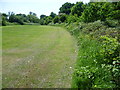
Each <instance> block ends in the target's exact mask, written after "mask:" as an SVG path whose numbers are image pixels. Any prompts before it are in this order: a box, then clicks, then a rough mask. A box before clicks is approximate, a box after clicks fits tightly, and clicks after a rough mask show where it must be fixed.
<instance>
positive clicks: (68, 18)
mask: <svg viewBox="0 0 120 90" xmlns="http://www.w3.org/2000/svg"><path fill="white" fill-rule="evenodd" d="M77 20H78V17H77V15H69V16H68V17H67V22H68V23H72V22H76V21H77Z"/></svg>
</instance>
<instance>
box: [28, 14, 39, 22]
mask: <svg viewBox="0 0 120 90" xmlns="http://www.w3.org/2000/svg"><path fill="white" fill-rule="evenodd" d="M27 17H28V20H29V21H30V22H31V23H39V18H38V17H37V16H34V15H28V16H27Z"/></svg>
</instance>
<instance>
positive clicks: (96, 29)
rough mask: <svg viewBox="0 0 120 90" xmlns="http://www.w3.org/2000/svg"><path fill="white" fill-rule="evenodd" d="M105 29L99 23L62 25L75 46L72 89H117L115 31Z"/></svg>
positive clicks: (118, 45)
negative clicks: (73, 39)
mask: <svg viewBox="0 0 120 90" xmlns="http://www.w3.org/2000/svg"><path fill="white" fill-rule="evenodd" d="M116 25H117V26H119V25H118V24H116ZM109 26H110V23H109V25H107V24H106V22H101V21H96V22H93V23H82V22H81V23H71V24H68V25H66V27H67V29H68V31H69V32H70V33H71V35H73V36H74V37H75V38H76V39H77V41H78V47H79V51H78V57H77V62H76V67H75V70H74V74H73V81H72V88H119V87H120V85H119V83H120V70H119V69H120V65H119V64H120V43H119V36H120V35H119V28H117V26H116V27H115V26H114V27H109Z"/></svg>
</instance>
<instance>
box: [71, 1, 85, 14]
mask: <svg viewBox="0 0 120 90" xmlns="http://www.w3.org/2000/svg"><path fill="white" fill-rule="evenodd" d="M82 5H83V2H77V3H76V4H75V5H74V6H73V7H72V8H71V14H72V15H75V14H76V15H77V16H81V14H82V12H83V7H82Z"/></svg>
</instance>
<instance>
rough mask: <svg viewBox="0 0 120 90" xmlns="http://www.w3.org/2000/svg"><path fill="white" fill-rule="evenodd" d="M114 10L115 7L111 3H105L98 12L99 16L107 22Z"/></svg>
mask: <svg viewBox="0 0 120 90" xmlns="http://www.w3.org/2000/svg"><path fill="white" fill-rule="evenodd" d="M113 10H114V6H113V4H112V3H110V2H105V3H103V5H101V8H100V10H99V11H98V14H99V15H100V20H101V21H105V20H106V18H107V17H108V16H109V14H110V13H111V12H112V11H113Z"/></svg>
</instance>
